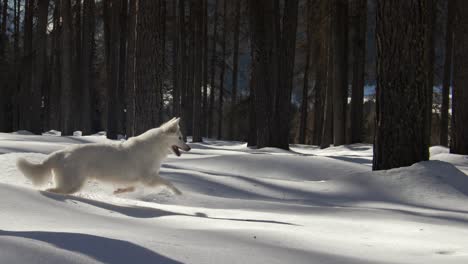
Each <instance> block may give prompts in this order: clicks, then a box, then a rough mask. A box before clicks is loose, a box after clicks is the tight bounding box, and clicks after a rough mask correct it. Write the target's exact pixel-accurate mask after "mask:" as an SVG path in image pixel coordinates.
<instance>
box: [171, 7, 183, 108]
mask: <svg viewBox="0 0 468 264" xmlns="http://www.w3.org/2000/svg"><path fill="white" fill-rule="evenodd" d="M172 17H173V24H172V28H173V31H172V116H174V117H180V83H179V74H180V73H181V72H180V63H179V61H180V58H179V57H180V47H179V35H178V32H179V30H178V29H179V27H180V25H179V23H178V17H177V1H172Z"/></svg>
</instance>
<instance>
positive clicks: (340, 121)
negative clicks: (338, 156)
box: [332, 0, 348, 146]
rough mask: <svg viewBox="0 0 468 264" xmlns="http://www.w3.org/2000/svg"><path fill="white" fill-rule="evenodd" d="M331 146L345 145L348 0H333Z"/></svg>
mask: <svg viewBox="0 0 468 264" xmlns="http://www.w3.org/2000/svg"><path fill="white" fill-rule="evenodd" d="M333 1H334V4H335V12H334V13H333V15H334V16H335V17H334V19H333V24H332V28H333V35H334V36H333V41H334V44H333V53H334V54H333V59H334V60H333V61H334V64H335V66H334V67H333V68H334V71H333V75H334V82H333V144H334V145H335V146H339V145H343V144H345V143H346V105H347V100H348V0H333Z"/></svg>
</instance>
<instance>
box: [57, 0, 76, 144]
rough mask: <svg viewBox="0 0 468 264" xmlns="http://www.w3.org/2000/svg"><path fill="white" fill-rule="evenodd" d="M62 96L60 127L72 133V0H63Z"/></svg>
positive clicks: (65, 133) (67, 132) (63, 131)
mask: <svg viewBox="0 0 468 264" xmlns="http://www.w3.org/2000/svg"><path fill="white" fill-rule="evenodd" d="M60 8H61V12H60V14H61V17H62V32H61V39H62V41H61V46H62V47H61V50H62V52H61V60H62V61H61V85H60V86H61V93H60V94H61V96H60V110H61V111H60V127H61V130H62V135H70V134H71V133H72V132H73V131H72V120H71V117H72V113H71V109H70V105H71V104H72V100H71V99H72V91H73V86H72V81H73V76H72V74H73V72H72V43H71V41H72V29H71V27H72V19H71V4H70V0H61V5H60Z"/></svg>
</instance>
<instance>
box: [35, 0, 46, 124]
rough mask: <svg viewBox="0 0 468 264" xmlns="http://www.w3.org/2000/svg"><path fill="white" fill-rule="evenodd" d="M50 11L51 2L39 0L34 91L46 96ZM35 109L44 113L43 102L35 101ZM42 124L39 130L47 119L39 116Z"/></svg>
mask: <svg viewBox="0 0 468 264" xmlns="http://www.w3.org/2000/svg"><path fill="white" fill-rule="evenodd" d="M48 10H49V0H39V1H38V18H37V27H36V36H37V39H36V41H35V43H36V45H37V49H36V50H37V53H36V58H35V63H34V78H33V80H34V83H33V89H34V90H35V92H36V94H41V95H42V94H44V90H45V89H46V85H47V23H48V21H47V20H48ZM35 103H36V105H35V108H36V111H38V113H41V112H43V111H42V109H43V108H42V107H41V106H42V100H41V99H39V98H38V99H37V100H35ZM39 118H40V119H41V120H40V124H35V126H39V129H41V130H42V128H43V127H44V119H45V117H43V116H39Z"/></svg>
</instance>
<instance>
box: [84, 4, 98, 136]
mask: <svg viewBox="0 0 468 264" xmlns="http://www.w3.org/2000/svg"><path fill="white" fill-rule="evenodd" d="M94 27H95V2H94V0H84V1H83V28H82V33H83V35H82V43H81V48H82V50H81V67H80V73H81V76H80V79H81V85H82V88H81V111H82V113H81V121H80V124H81V129H82V130H83V133H85V134H89V133H91V132H92V131H91V119H92V117H91V109H92V107H91V91H93V90H94V78H93V74H94V63H93V62H94V48H95V43H94Z"/></svg>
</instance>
